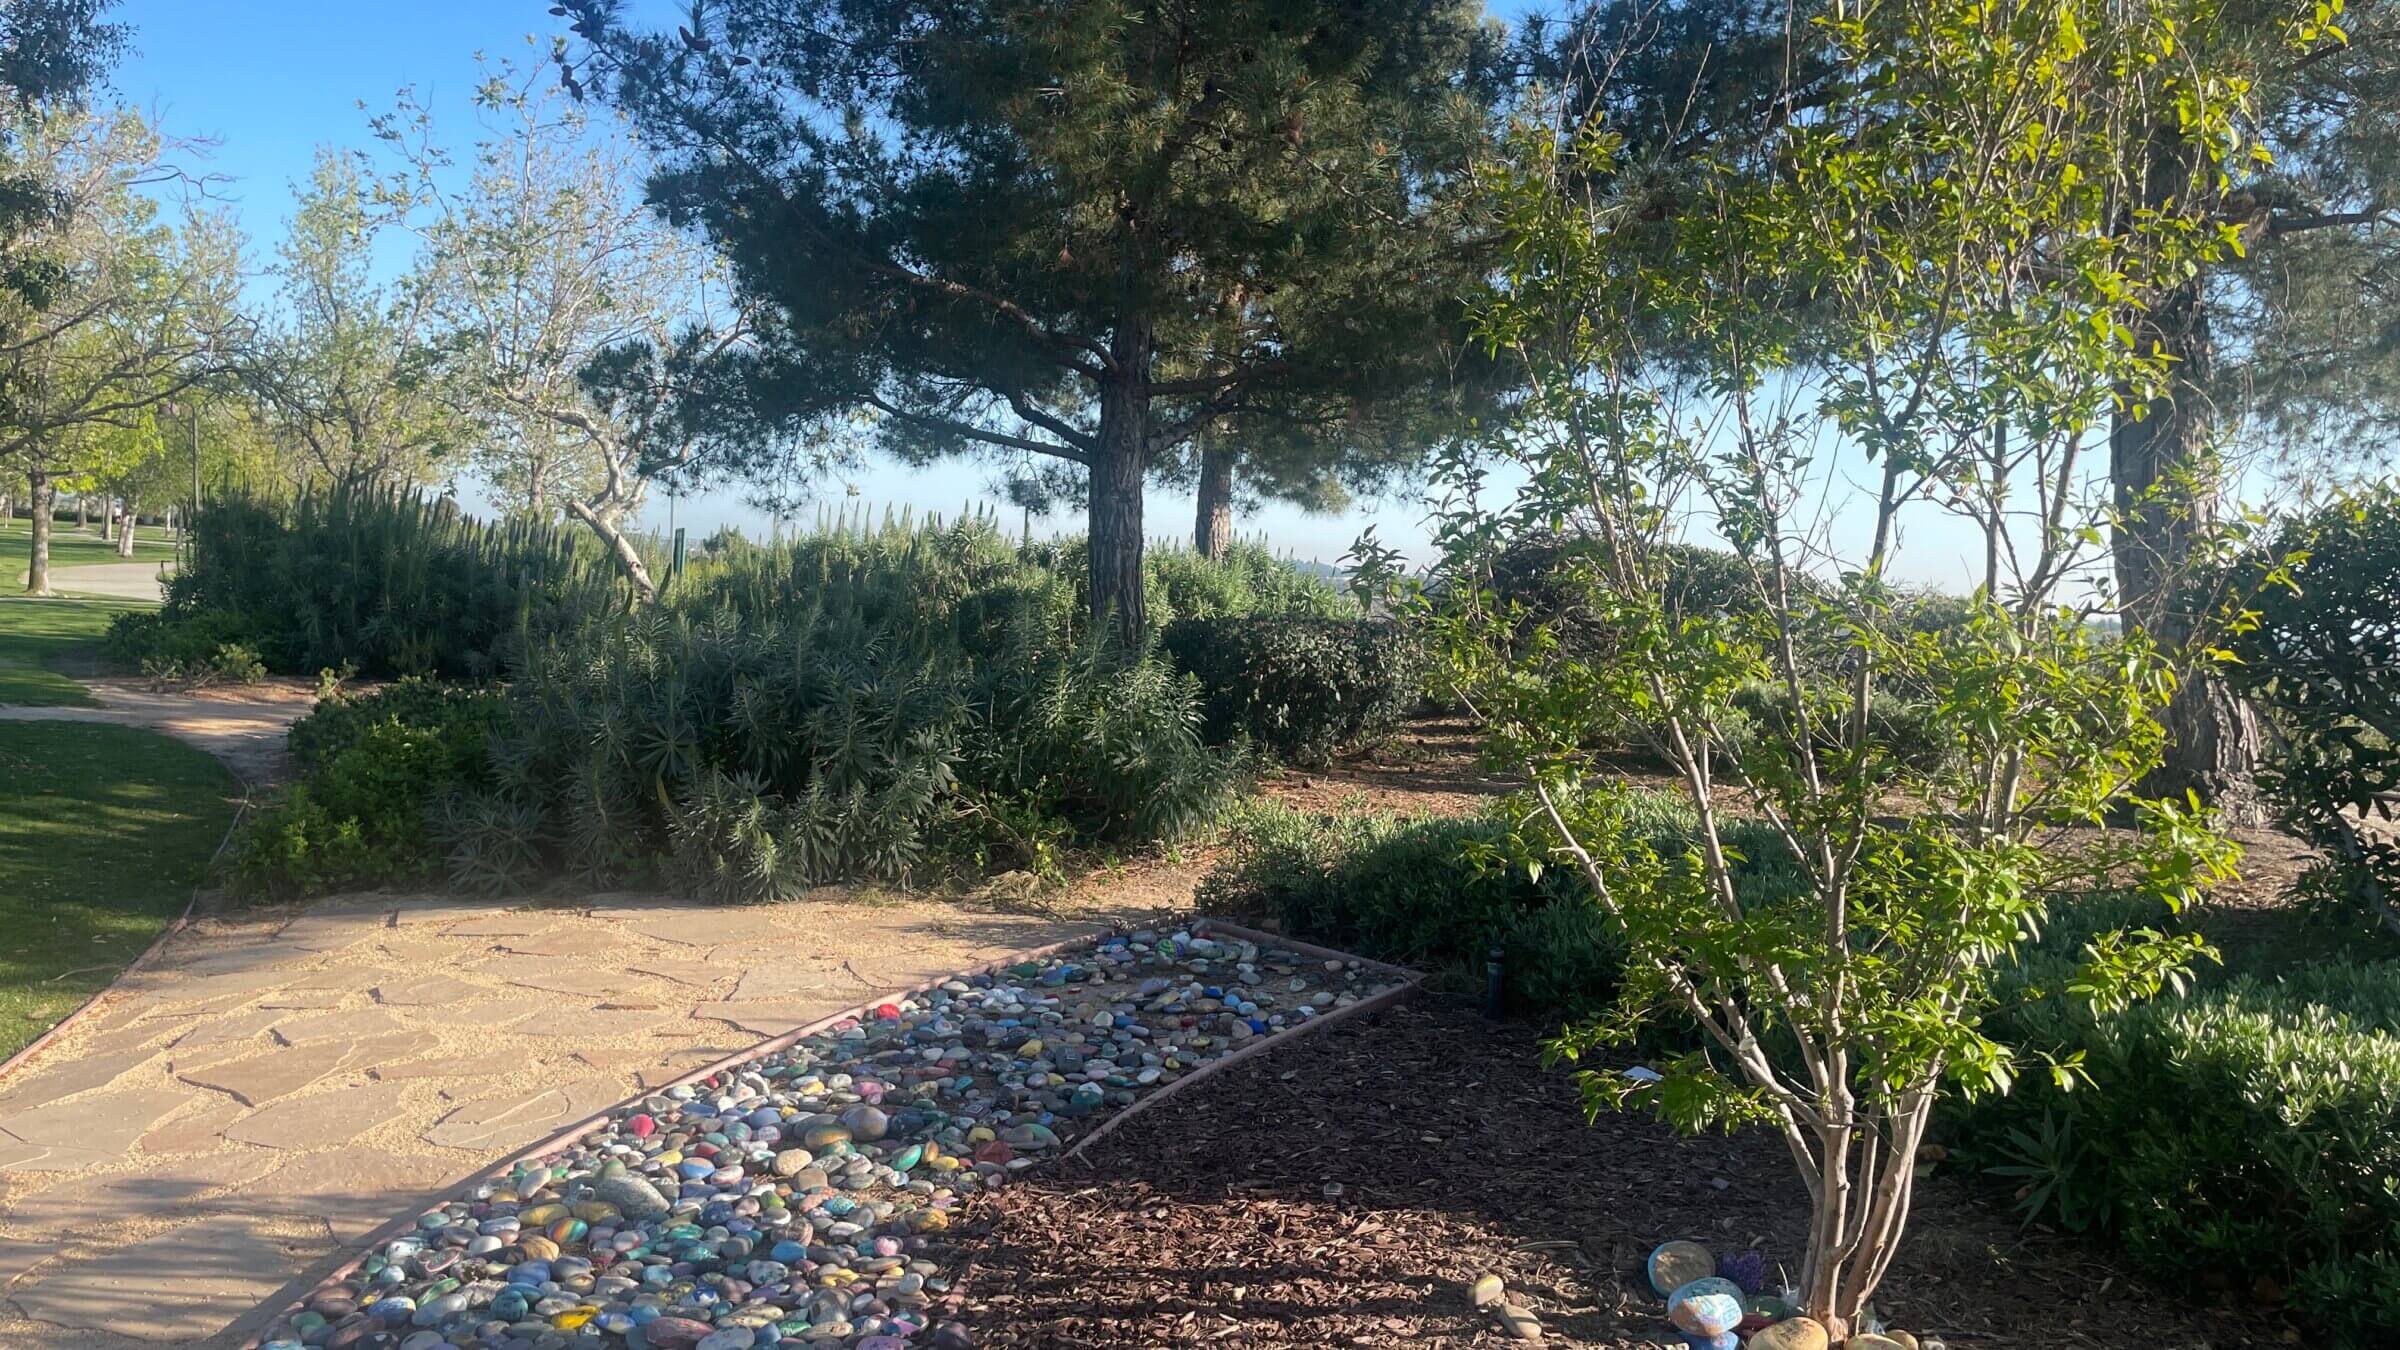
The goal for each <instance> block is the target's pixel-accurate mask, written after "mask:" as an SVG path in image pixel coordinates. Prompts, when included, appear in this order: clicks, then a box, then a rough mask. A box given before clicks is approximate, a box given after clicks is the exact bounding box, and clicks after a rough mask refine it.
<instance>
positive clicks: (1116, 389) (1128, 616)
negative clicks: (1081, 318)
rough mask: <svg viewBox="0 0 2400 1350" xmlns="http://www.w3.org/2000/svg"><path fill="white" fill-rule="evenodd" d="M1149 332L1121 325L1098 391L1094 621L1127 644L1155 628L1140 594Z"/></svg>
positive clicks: (1136, 324)
mask: <svg viewBox="0 0 2400 1350" xmlns="http://www.w3.org/2000/svg"><path fill="white" fill-rule="evenodd" d="M1151 349H1152V342H1151V335H1150V328H1149V324H1148V322H1147V321H1146V320H1141V319H1127V320H1124V321H1122V322H1120V323H1119V324H1118V325H1117V331H1116V334H1115V335H1114V337H1113V338H1112V339H1111V340H1110V343H1109V354H1110V356H1111V357H1112V358H1113V359H1114V360H1115V362H1116V367H1117V368H1116V370H1114V371H1112V372H1111V378H1110V379H1109V380H1108V382H1107V383H1105V384H1104V385H1102V386H1101V391H1100V434H1099V436H1098V437H1097V441H1098V443H1097V444H1096V445H1095V446H1094V447H1093V453H1092V464H1091V491H1090V494H1089V496H1090V501H1089V504H1088V507H1087V510H1088V514H1089V538H1090V545H1089V549H1090V557H1091V571H1092V588H1091V589H1092V622H1093V623H1094V624H1096V625H1097V624H1109V625H1112V626H1113V627H1114V628H1115V630H1116V634H1117V636H1118V637H1119V638H1121V639H1123V640H1124V641H1125V642H1126V643H1127V645H1129V646H1130V645H1138V644H1139V643H1140V642H1141V640H1142V634H1143V632H1144V631H1145V630H1146V629H1147V628H1148V627H1149V614H1148V611H1147V609H1146V607H1145V606H1144V604H1143V599H1142V479H1143V477H1144V471H1145V469H1147V467H1148V465H1149V458H1150V395H1149V391H1148V385H1149V382H1150V357H1151Z"/></svg>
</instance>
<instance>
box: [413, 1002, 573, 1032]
mask: <svg viewBox="0 0 2400 1350" xmlns="http://www.w3.org/2000/svg"><path fill="white" fill-rule="evenodd" d="M566 1006H569V1005H565V1004H561V1003H559V1002H558V1001H557V1000H555V999H531V998H510V999H499V1000H497V1001H494V1002H491V1003H470V1004H468V1005H467V1006H466V1007H464V1008H455V1009H451V1010H448V1011H445V1012H444V1013H443V1014H442V1021H443V1024H444V1025H447V1026H453V1027H471V1028H476V1029H480V1030H487V1031H489V1030H498V1029H499V1028H502V1027H508V1026H514V1025H515V1024H516V1023H519V1022H522V1021H524V1020H525V1019H526V1018H528V1017H532V1016H534V1015H535V1014H537V1013H545V1012H554V1011H557V1010H558V1009H560V1008H562V1007H566Z"/></svg>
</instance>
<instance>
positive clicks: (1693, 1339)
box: [1683, 1331, 1742, 1350]
mask: <svg viewBox="0 0 2400 1350" xmlns="http://www.w3.org/2000/svg"><path fill="white" fill-rule="evenodd" d="M1683 1343H1684V1344H1685V1345H1687V1346H1689V1347H1691V1350H1742V1338H1741V1337H1739V1336H1736V1335H1734V1334H1733V1333H1732V1332H1730V1331H1727V1332H1720V1333H1719V1334H1717V1335H1714V1336H1698V1335H1694V1334H1693V1333H1691V1332H1688V1331H1687V1332H1685V1333H1683Z"/></svg>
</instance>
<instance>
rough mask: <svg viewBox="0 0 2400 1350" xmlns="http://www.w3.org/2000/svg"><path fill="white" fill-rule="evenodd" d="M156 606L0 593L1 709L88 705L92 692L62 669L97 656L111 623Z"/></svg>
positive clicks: (122, 601)
mask: <svg viewBox="0 0 2400 1350" xmlns="http://www.w3.org/2000/svg"><path fill="white" fill-rule="evenodd" d="M148 608H152V606H148V605H144V604H141V603H140V602H138V601H132V600H27V599H25V598H24V597H22V596H14V595H10V596H0V707H5V706H12V705H13V706H15V707H21V708H23V707H87V706H89V705H90V704H91V703H92V701H93V700H92V696H91V695H90V694H87V693H85V692H84V689H83V686H82V685H80V684H77V683H76V682H75V681H73V680H71V679H69V678H67V677H66V676H65V675H62V674H60V673H59V670H58V667H59V665H60V664H61V663H62V662H83V663H87V664H88V663H90V662H91V661H93V660H94V659H95V658H96V657H97V656H98V651H99V642H100V635H101V634H103V633H105V632H107V631H108V621H109V620H110V619H112V618H114V617H115V616H117V615H119V614H122V613H124V612H125V611H127V610H132V609H148Z"/></svg>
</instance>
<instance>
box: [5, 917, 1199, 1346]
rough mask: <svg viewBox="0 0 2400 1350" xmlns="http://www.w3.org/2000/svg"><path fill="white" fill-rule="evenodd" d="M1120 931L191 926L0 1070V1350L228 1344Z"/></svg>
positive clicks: (549, 920) (1009, 925)
mask: <svg viewBox="0 0 2400 1350" xmlns="http://www.w3.org/2000/svg"><path fill="white" fill-rule="evenodd" d="M1135 889H1137V890H1138V889H1139V888H1135ZM1187 894H1188V891H1187ZM1133 917H1135V916H1134V914H1132V913H1125V912H1116V911H1111V910H1109V909H1107V908H1105V907H1094V908H1090V909H1084V910H1080V911H1077V912H1073V913H1070V914H1066V915H1053V916H1044V917H1029V916H1013V915H1004V914H995V913H979V912H975V911H972V910H969V909H965V908H962V907H959V906H956V905H950V904H944V903H939V902H932V901H909V902H899V903H893V902H883V901H876V902H868V901H862V900H856V899H831V900H808V901H799V902H795V903H791V904H786V905H779V906H766V907H757V908H750V909H710V908H702V907H699V906H695V905H691V904H688V903H680V902H675V901H669V900H661V899H655V898H649V897H641V896H623V897H605V898H597V899H589V900H584V901H580V902H577V903H576V904H574V905H572V906H571V907H562V908H525V907H510V906H507V905H501V904H492V903H476V902H467V901H458V900H452V899H443V898H417V897H409V898H392V897H386V896H369V897H351V898H341V899H335V900H330V901H326V902H323V903H320V904H317V905H315V906H312V907H309V908H307V909H304V910H299V911H286V912H283V913H280V914H276V915H254V916H244V917H234V918H219V919H210V920H203V921H201V922H198V923H196V924H194V925H193V926H192V927H190V928H188V929H186V930H185V931H184V932H183V933H181V934H178V935H177V936H176V937H175V938H173V939H172V940H170V942H169V943H168V946H167V948H166V950H165V951H164V952H162V953H161V956H160V959H159V960H158V961H157V962H156V963H155V964H154V965H152V966H151V967H150V968H148V969H145V970H143V971H141V972H139V973H138V974H136V975H134V976H133V977H131V978H130V979H129V980H128V981H127V982H126V983H125V984H124V985H123V986H121V987H119V988H118V989H116V990H113V991H111V992H110V993H108V994H106V995H103V996H102V1001H101V1003H100V1005H99V1006H98V1007H96V1008H95V1009H94V1011H93V1013H92V1015H91V1016H89V1017H87V1018H86V1019H85V1020H84V1022H82V1023H81V1024H79V1025H78V1026H76V1027H75V1028H73V1029H72V1030H71V1031H70V1032H69V1033H68V1034H67V1035H66V1036H64V1037H62V1038H61V1039H60V1041H58V1042H56V1043H54V1044H53V1045H51V1046H50V1047H49V1048H48V1049H47V1050H46V1051H45V1052H44V1053H43V1054H42V1055H41V1056H39V1057H38V1058H37V1059H35V1060H34V1061H33V1062H31V1063H30V1064H28V1065H26V1066H24V1067H23V1068H22V1069H20V1070H19V1071H18V1072H17V1073H15V1074H13V1075H11V1077H10V1078H9V1079H8V1080H6V1081H4V1082H0V1346H6V1347H20V1346H22V1347H32V1346H41V1347H54V1348H58V1350H75V1348H78V1347H93V1348H100V1347H105V1348H107V1350H125V1348H126V1347H133V1346H143V1345H148V1346H156V1345H161V1344H168V1345H179V1346H185V1345H195V1346H223V1345H231V1344H235V1343H237V1342H238V1341H239V1340H240V1339H241V1337H243V1336H244V1335H246V1334H247V1333H248V1332H249V1331H250V1330H251V1329H252V1326H253V1324H254V1322H255V1321H256V1320H257V1318H258V1317H259V1316H262V1315H264V1314H263V1313H262V1312H261V1305H262V1304H266V1303H268V1302H269V1301H270V1300H272V1299H275V1297H276V1296H277V1295H278V1294H279V1293H280V1292H283V1291H285V1290H287V1288H288V1289H290V1290H291V1291H292V1292H295V1293H296V1292H299V1290H300V1289H301V1288H303V1287H305V1284H306V1281H307V1279H308V1278H312V1277H313V1276H312V1272H320V1271H322V1270H325V1269H329V1268H330V1267H331V1266H332V1265H333V1264H334V1263H335V1262H336V1260H337V1259H338V1257H339V1255H340V1254H341V1252H342V1251H343V1250H344V1249H345V1247H346V1245H347V1244H349V1243H352V1242H355V1241H356V1240H357V1239H358V1238H360V1237H361V1236H363V1235H364V1234H365V1233H367V1232H368V1231H370V1230H371V1229H373V1228H375V1227H376V1226H378V1225H380V1224H381V1223H383V1222H384V1221H385V1220H387V1219H389V1218H391V1217H392V1216H393V1215H396V1214H400V1213H404V1212H406V1211H407V1210H408V1209H409V1208H410V1207H411V1206H412V1205H415V1204H418V1203H420V1202H422V1201H428V1200H430V1199H432V1198H433V1197H434V1196H435V1195H437V1194H439V1193H440V1192H441V1191H442V1190H443V1189H444V1188H445V1184H446V1183H455V1182H456V1181H458V1180H461V1179H463V1178H465V1177H467V1176H469V1175H471V1174H472V1173H474V1172H475V1171H477V1170H478V1169H480V1168H481V1167H483V1166H485V1165H486V1164H488V1163H489V1162H491V1161H493V1160H496V1159H498V1158H500V1157H503V1156H506V1155H507V1154H509V1153H511V1152H513V1151H514V1150H516V1149H518V1148H521V1147H523V1146H524V1145H527V1144H530V1143H532V1142H534V1141H536V1140H538V1139H540V1138H542V1137H544V1136H546V1135H549V1134H551V1133H553V1132H555V1131H556V1130H557V1129H559V1128H560V1127H562V1126H564V1125H567V1124H570V1123H572V1122H574V1121H576V1120H579V1119H582V1118H583V1117H585V1116H588V1115H590V1114H592V1113H593V1112H595V1111H597V1110H599V1109H600V1108H602V1107H603V1106H606V1105H608V1104H610V1103H612V1102H615V1101H617V1100H620V1099H622V1098H624V1097H627V1096H630V1095H632V1094H633V1093H635V1092H637V1091H639V1090H641V1089H642V1088H643V1087H644V1086H645V1085H654V1084H657V1083H659V1082H662V1081H665V1080H668V1079H671V1078H674V1077H676V1076H678V1075H679V1074H681V1073H684V1072H687V1071H689V1070H690V1069H693V1068H696V1067H698V1066H699V1065H701V1064H704V1063H707V1062H708V1061H710V1060H713V1059H718V1058H722V1057H724V1056H725V1055H727V1054H729V1053H732V1052H734V1051H736V1050H739V1049H742V1048H745V1047H747V1046H749V1045H752V1044H755V1043H757V1042H758V1041H760V1040H763V1039H765V1038H766V1037H768V1036H772V1035H774V1034H776V1033H778V1032H782V1031H785V1030H789V1029H790V1028H792V1027H794V1026H797V1025H799V1024H801V1023H803V1022H806V1021H810V1020H813V1019H815V1018H818V1017H821V1016H824V1015H826V1014H828V1013H831V1012H834V1011H837V1010H839V1009H841V1008H844V1007H847V1006H850V1005H853V1004H856V1003H859V1002H861V1001H864V1000H865V999H867V998H869V997H870V996H872V995H875V994H879V993H885V992H891V991H896V990H900V989H904V988H908V987H911V986H914V985H917V984H921V983H924V982H926V981H928V980H931V979H934V978H938V977H939V976H941V975H943V974H946V973H948V972H950V971H953V970H957V969H960V968H962V967H966V966H970V965H974V964H976V963H978V962H981V961H987V960H990V959H992V958H993V957H996V956H998V955H1001V954H1004V953H1006V952H1009V951H1012V950H1016V949H1019V948H1024V947H1030V946H1036V945H1039V944H1042V943H1046V942H1053V941H1058V940H1060V939H1063V938H1067V937H1072V936H1075V935H1077V934H1079V933H1082V932H1088V931H1091V930H1092V929H1094V928H1095V927H1097V926H1098V925H1099V924H1101V923H1104V922H1108V921H1110V920H1123V919H1130V918H1133Z"/></svg>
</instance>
